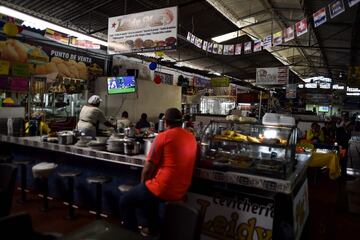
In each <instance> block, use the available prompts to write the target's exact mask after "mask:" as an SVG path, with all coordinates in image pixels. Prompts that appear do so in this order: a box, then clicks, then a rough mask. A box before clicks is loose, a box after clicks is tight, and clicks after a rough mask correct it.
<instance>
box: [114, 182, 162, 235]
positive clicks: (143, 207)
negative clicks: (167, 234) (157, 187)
mask: <svg viewBox="0 0 360 240" xmlns="http://www.w3.org/2000/svg"><path fill="white" fill-rule="evenodd" d="M161 202H162V200H161V199H160V198H158V197H156V196H155V195H154V194H153V193H152V192H150V191H149V190H148V189H147V187H146V186H145V184H144V183H140V184H138V185H136V186H135V187H133V188H131V189H130V191H129V192H127V193H125V194H124V195H123V196H122V197H121V199H120V214H121V218H122V220H123V221H124V225H123V226H124V227H126V228H128V229H130V230H133V231H136V230H137V227H138V225H139V222H140V221H138V218H137V213H139V214H140V216H141V217H143V218H144V219H143V220H144V222H142V221H141V223H142V225H143V227H148V228H149V229H150V230H151V231H158V230H159V227H160V215H159V205H160V203H161Z"/></svg>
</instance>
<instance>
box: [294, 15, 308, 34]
mask: <svg viewBox="0 0 360 240" xmlns="http://www.w3.org/2000/svg"><path fill="white" fill-rule="evenodd" d="M307 31H308V25H307V19H306V18H304V19H303V20H301V21H299V22H297V23H296V36H297V37H300V36H301V35H303V34H305V33H307Z"/></svg>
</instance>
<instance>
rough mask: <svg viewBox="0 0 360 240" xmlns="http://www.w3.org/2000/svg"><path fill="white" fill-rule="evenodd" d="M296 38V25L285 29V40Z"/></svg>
mask: <svg viewBox="0 0 360 240" xmlns="http://www.w3.org/2000/svg"><path fill="white" fill-rule="evenodd" d="M294 38H295V31H294V26H290V27H288V28H286V29H285V30H284V42H288V41H291V40H293V39H294Z"/></svg>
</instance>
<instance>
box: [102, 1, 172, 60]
mask: <svg viewBox="0 0 360 240" xmlns="http://www.w3.org/2000/svg"><path fill="white" fill-rule="evenodd" d="M177 12H178V9H177V7H170V8H163V9H157V10H153V11H147V12H141V13H134V14H129V15H123V16H117V17H112V18H109V22H108V44H109V46H108V53H109V54H119V53H138V52H155V51H162V50H172V49H175V48H176V43H177V21H178V13H177Z"/></svg>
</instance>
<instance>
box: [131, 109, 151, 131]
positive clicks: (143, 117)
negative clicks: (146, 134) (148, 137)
mask: <svg viewBox="0 0 360 240" xmlns="http://www.w3.org/2000/svg"><path fill="white" fill-rule="evenodd" d="M135 128H136V129H142V128H150V123H149V122H148V120H147V114H146V113H142V114H141V117H140V120H139V121H138V122H137V123H136V125H135Z"/></svg>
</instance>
